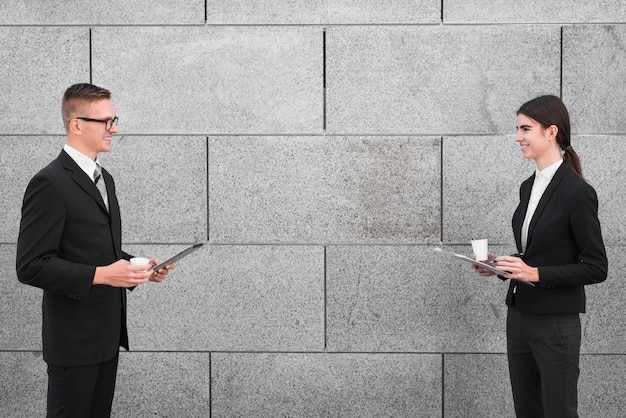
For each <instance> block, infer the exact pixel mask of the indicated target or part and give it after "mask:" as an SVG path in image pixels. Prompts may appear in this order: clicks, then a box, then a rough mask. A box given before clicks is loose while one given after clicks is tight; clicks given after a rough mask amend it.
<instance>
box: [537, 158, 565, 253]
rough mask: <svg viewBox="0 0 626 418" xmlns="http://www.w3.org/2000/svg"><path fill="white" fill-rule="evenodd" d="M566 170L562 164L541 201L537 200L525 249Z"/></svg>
mask: <svg viewBox="0 0 626 418" xmlns="http://www.w3.org/2000/svg"><path fill="white" fill-rule="evenodd" d="M566 170H569V169H568V168H567V166H566V165H565V163H562V164H561V166H560V167H559V168H558V169H557V170H556V173H554V177H552V180H550V183H548V187H547V188H546V191H545V192H543V195H542V196H541V199H539V203H538V204H537V209H535V213H534V214H533V217H532V219H531V220H530V225H529V226H528V242H527V244H526V247H527V248H528V247H529V246H530V243H531V238H532V236H533V229H534V228H535V226H536V225H537V221H538V220H539V219H540V218H541V214H542V213H543V211H544V210H545V209H546V206H547V205H548V203H549V202H550V199H551V198H552V195H553V194H554V191H555V190H556V188H557V186H558V185H559V183H560V182H561V180H563V177H564V176H565V173H566ZM529 196H530V193H529ZM529 198H530V197H529ZM527 204H528V203H527Z"/></svg>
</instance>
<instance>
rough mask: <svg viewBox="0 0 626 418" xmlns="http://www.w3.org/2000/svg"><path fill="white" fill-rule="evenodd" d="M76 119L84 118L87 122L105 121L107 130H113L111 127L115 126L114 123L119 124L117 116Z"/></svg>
mask: <svg viewBox="0 0 626 418" xmlns="http://www.w3.org/2000/svg"><path fill="white" fill-rule="evenodd" d="M75 119H80V120H84V121H85V122H100V123H104V129H106V130H107V131H110V130H111V128H112V127H113V124H116V125H117V116H116V117H114V118H113V119H92V118H75Z"/></svg>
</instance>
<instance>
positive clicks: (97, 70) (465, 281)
mask: <svg viewBox="0 0 626 418" xmlns="http://www.w3.org/2000/svg"><path fill="white" fill-rule="evenodd" d="M86 81H91V82H93V83H95V84H98V85H101V86H103V87H106V88H109V89H110V90H111V91H112V92H113V95H114V96H113V103H114V106H115V108H116V111H117V114H118V116H119V118H120V123H119V130H120V133H119V135H118V136H117V139H116V140H115V142H114V144H113V151H112V152H111V153H110V154H109V155H106V156H103V157H102V159H103V161H104V164H105V166H106V167H107V168H108V169H109V171H111V172H112V174H113V175H114V177H115V179H116V182H117V190H118V196H119V200H120V204H121V207H122V216H123V228H124V242H125V248H126V249H127V250H128V251H129V252H132V253H135V254H138V255H146V256H158V257H161V258H165V257H167V256H168V255H170V254H172V253H174V252H176V251H177V250H179V249H181V248H184V246H185V245H188V244H190V243H194V242H199V241H206V240H208V242H209V244H210V245H209V246H207V247H205V248H204V249H202V250H201V251H199V252H196V253H194V254H193V255H191V256H189V258H187V259H185V260H183V261H181V262H180V263H179V265H178V267H177V269H176V270H175V271H174V272H172V274H171V275H170V277H169V278H168V280H167V281H166V282H165V283H163V284H161V285H156V284H147V285H145V286H142V287H141V288H139V289H137V290H136V291H134V292H133V293H132V294H131V295H130V296H129V310H130V319H129V321H130V323H129V326H130V334H131V349H132V350H131V351H130V352H123V353H121V364H120V372H119V378H118V389H117V394H116V398H115V401H114V416H117V417H135V416H136V417H146V416H176V417H201V416H213V417H232V416H294V417H295V416H297V417H304V416H307V417H315V416H332V417H366V416H371V417H374V416H375V417H379V416H390V417H391V416H406V417H440V416H444V417H446V418H447V417H503V416H512V415H513V409H512V398H511V394H510V389H509V383H508V371H507V366H506V355H505V341H504V339H505V337H504V318H505V315H506V307H505V305H504V295H505V292H506V286H507V284H506V283H501V282H500V281H499V280H498V279H493V278H487V279H479V278H477V277H476V276H475V275H474V274H473V273H472V272H471V271H470V269H469V268H468V266H467V265H464V264H461V263H457V262H452V261H450V260H448V259H446V258H443V257H441V256H438V255H437V254H435V253H434V252H433V251H432V248H433V246H435V245H440V244H441V243H443V245H445V246H446V247H448V248H451V249H454V250H456V251H458V252H462V253H470V252H471V249H470V247H469V245H468V244H469V241H470V239H472V238H477V237H481V238H482V237H485V238H489V240H490V243H491V248H492V249H493V250H495V252H497V253H499V254H506V253H509V252H512V250H513V249H512V247H513V237H512V233H511V230H510V218H511V215H512V212H513V210H514V208H515V207H516V205H517V200H518V187H519V184H520V182H521V181H522V180H523V179H525V178H526V177H527V176H529V175H530V174H531V173H532V171H533V169H534V165H533V163H532V162H528V161H525V160H523V158H522V157H521V154H520V153H519V150H518V148H517V147H516V145H515V144H514V141H513V139H514V126H515V111H516V109H517V108H518V107H519V105H520V104H521V103H523V102H524V101H526V100H529V99H531V98H533V97H535V96H537V95H540V94H546V93H550V94H556V95H559V96H561V97H562V98H563V99H564V101H565V103H566V105H568V107H569V109H570V112H571V117H572V125H573V131H574V137H573V140H572V141H573V146H574V147H575V148H576V149H577V151H578V152H579V154H580V156H581V159H582V162H583V169H584V172H585V175H586V177H587V179H588V180H589V181H590V182H591V184H593V186H594V187H595V188H596V190H597V192H598V196H599V200H600V218H601V222H602V227H603V233H604V238H605V243H606V246H607V252H608V255H609V263H610V270H609V277H608V280H607V281H606V282H605V283H603V284H600V285H596V286H591V287H589V288H588V313H587V314H585V315H583V316H582V322H583V346H582V356H581V367H582V372H581V377H580V382H579V389H580V414H581V416H583V417H597V418H607V417H622V416H623V415H624V411H625V410H626V398H625V397H624V396H623V395H624V387H625V386H626V307H625V304H624V300H626V298H625V291H626V285H625V284H624V283H626V281H625V280H624V279H625V278H626V273H624V272H625V271H626V261H625V260H624V256H623V254H624V252H625V251H624V250H625V248H624V247H625V246H626V222H625V219H624V207H625V206H626V194H625V193H624V192H625V191H624V184H626V172H625V170H624V160H625V157H626V117H625V116H624V114H625V113H626V96H625V94H624V92H625V91H626V5H625V3H624V2H623V1H622V0H609V1H603V2H571V1H566V0H555V1H551V2H544V1H538V0H531V1H505V0H489V1H487V0H443V1H441V0H417V1H416V0H412V1H409V0H396V1H390V0H383V1H357V0H333V1H319V0H315V1H309V0H292V1H286V2H272V1H260V2H259V1H252V0H232V1H215V0H177V1H171V0H132V1H131V0H113V1H109V2H88V1H85V0H83V1H80V0H49V1H43V0H41V1H22V0H2V2H1V3H0V175H1V177H0V193H1V194H2V196H3V199H2V200H0V322H1V326H0V415H2V416H8V417H32V416H42V415H43V411H44V409H45V388H46V371H45V364H44V363H43V361H42V358H41V351H40V350H41V341H40V334H41V313H40V309H41V308H40V299H41V292H40V291H39V290H38V289H34V288H29V287H27V286H25V285H22V284H19V283H18V281H17V278H16V274H15V268H14V264H15V241H16V238H17V232H18V226H19V219H20V208H21V199H22V196H23V192H24V189H25V187H26V184H27V182H28V180H29V179H30V178H31V176H32V175H33V174H35V173H36V172H37V171H38V170H39V169H40V168H42V167H43V166H44V165H45V164H47V162H48V161H50V160H51V159H53V158H55V157H56V155H57V154H58V153H59V151H60V149H61V147H62V145H63V144H64V132H63V126H62V122H61V118H60V101H61V97H62V94H63V91H64V90H65V89H66V88H67V87H68V86H69V85H71V84H73V83H76V82H86Z"/></svg>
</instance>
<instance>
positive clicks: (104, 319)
mask: <svg viewBox="0 0 626 418" xmlns="http://www.w3.org/2000/svg"><path fill="white" fill-rule="evenodd" d="M102 172H103V177H104V181H105V184H106V186H107V193H108V197H109V209H110V210H109V212H107V210H106V207H105V206H104V202H103V200H102V197H101V196H100V193H99V192H98V189H97V187H96V185H95V184H94V182H93V180H92V179H90V178H89V177H88V176H87V175H86V174H85V172H84V171H83V170H82V169H81V168H80V167H79V166H78V165H77V164H76V163H75V162H74V160H73V159H72V158H71V157H70V156H69V155H68V154H67V153H66V152H65V151H61V154H60V155H59V156H58V158H57V159H56V160H54V161H52V162H51V163H50V164H49V165H48V166H47V167H45V168H44V169H42V170H41V171H40V172H39V173H37V174H36V175H35V176H34V177H33V178H32V180H31V181H30V183H29V184H28V187H27V189H26V192H25V194H24V201H23V206H22V220H21V224H20V232H19V238H18V243H17V259H16V268H17V275H18V279H19V280H20V281H21V282H22V283H26V284H29V285H32V286H36V287H39V288H42V289H43V306H42V307H43V355H44V360H45V361H46V362H47V363H49V364H52V365H56V366H82V365H88V364H95V363H99V362H102V361H106V360H109V359H111V358H113V357H114V356H115V355H116V353H117V352H118V351H119V347H120V345H121V346H123V347H125V348H126V349H128V334H127V330H126V290H125V289H121V288H115V287H111V286H106V285H95V286H94V285H92V281H93V277H94V273H95V269H96V266H103V265H108V264H110V263H113V262H115V261H117V260H119V259H121V258H125V259H129V258H130V255H129V254H126V253H124V252H123V251H122V249H121V240H122V237H121V220H120V211H119V206H118V202H117V199H116V196H115V184H114V182H113V178H112V177H111V175H110V174H109V173H108V172H106V171H105V170H102Z"/></svg>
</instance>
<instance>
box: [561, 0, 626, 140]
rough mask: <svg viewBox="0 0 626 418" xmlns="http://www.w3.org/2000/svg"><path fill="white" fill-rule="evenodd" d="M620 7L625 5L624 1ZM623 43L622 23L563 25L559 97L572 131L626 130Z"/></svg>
mask: <svg viewBox="0 0 626 418" xmlns="http://www.w3.org/2000/svg"><path fill="white" fill-rule="evenodd" d="M611 3H613V4H617V3H618V2H611ZM621 7H622V8H623V9H626V6H624V4H623V3H622V5H621ZM611 20H613V19H611ZM624 44H626V26H625V25H585V26H565V27H563V96H562V97H563V101H564V102H565V105H566V106H568V109H569V112H570V117H571V120H572V132H574V133H578V134H610V133H616V134H621V135H623V134H624V132H626V119H625V118H624V113H626V101H624V95H623V92H624V90H625V89H626V54H624Z"/></svg>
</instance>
